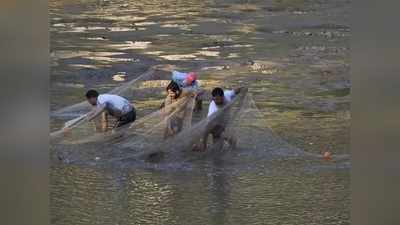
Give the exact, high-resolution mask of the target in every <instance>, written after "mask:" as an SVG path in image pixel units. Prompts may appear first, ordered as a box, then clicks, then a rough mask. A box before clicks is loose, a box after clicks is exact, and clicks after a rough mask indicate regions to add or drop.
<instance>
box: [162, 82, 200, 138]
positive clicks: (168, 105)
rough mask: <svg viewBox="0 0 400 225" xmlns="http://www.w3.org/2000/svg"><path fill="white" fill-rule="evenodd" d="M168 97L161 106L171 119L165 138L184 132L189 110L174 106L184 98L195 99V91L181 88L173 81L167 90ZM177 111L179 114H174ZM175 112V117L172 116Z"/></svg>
mask: <svg viewBox="0 0 400 225" xmlns="http://www.w3.org/2000/svg"><path fill="white" fill-rule="evenodd" d="M166 91H167V97H166V98H165V100H164V102H163V103H162V105H161V108H164V110H165V111H164V113H165V115H166V116H168V117H169V118H168V119H167V127H166V129H165V132H164V138H168V137H170V136H173V135H175V134H176V133H178V132H180V131H181V130H182V126H183V120H184V119H185V116H186V113H187V110H186V106H185V105H176V106H172V105H173V104H174V103H176V102H178V101H179V100H181V99H183V98H184V97H194V96H195V95H196V94H195V90H193V89H186V88H181V87H180V86H179V85H178V84H177V83H176V82H174V81H171V82H170V83H169V84H168V86H167V88H166ZM175 110H177V112H174V111H175ZM172 112H174V115H170V114H171V113H172Z"/></svg>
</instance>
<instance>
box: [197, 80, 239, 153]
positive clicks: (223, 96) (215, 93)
mask: <svg viewBox="0 0 400 225" xmlns="http://www.w3.org/2000/svg"><path fill="white" fill-rule="evenodd" d="M241 89H242V88H235V89H233V90H225V91H224V90H223V89H222V88H219V87H217V88H214V90H212V92H211V95H212V101H211V103H210V106H209V108H208V114H207V117H211V116H213V114H214V113H216V112H217V111H218V110H219V109H220V108H222V107H224V106H225V105H226V104H228V103H229V102H231V101H232V100H233V98H234V97H235V96H236V95H237V94H238V93H240V91H241ZM224 113H225V112H224ZM227 116H228V115H221V117H220V118H217V119H216V124H214V123H213V122H211V124H212V127H211V128H210V129H207V131H206V132H205V134H204V136H203V142H202V146H201V148H200V150H203V151H204V150H206V149H207V141H208V136H209V134H211V135H212V137H213V143H214V144H216V143H218V144H223V140H224V139H226V140H227V141H228V142H229V144H230V145H231V146H232V147H235V145H236V138H235V137H224V135H223V133H224V131H225V126H226V124H225V123H226V119H228V118H226V117H227ZM220 147H222V146H220ZM220 147H219V148H220Z"/></svg>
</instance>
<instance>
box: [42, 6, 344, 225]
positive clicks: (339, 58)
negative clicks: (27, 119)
mask: <svg viewBox="0 0 400 225" xmlns="http://www.w3.org/2000/svg"><path fill="white" fill-rule="evenodd" d="M49 7H50V9H49V11H50V34H51V71H52V72H51V90H50V91H51V93H50V94H51V110H52V111H53V110H56V109H59V108H62V107H64V106H68V105H71V104H73V103H77V102H80V101H82V99H83V97H82V96H83V94H84V92H85V90H87V89H88V88H96V89H99V90H101V91H107V90H109V89H111V88H112V87H115V86H119V85H121V84H122V83H123V82H124V81H127V80H130V79H132V78H135V77H136V76H138V75H139V74H140V73H142V72H144V71H145V70H147V68H148V67H149V66H152V65H157V64H165V63H169V64H174V65H176V66H177V67H178V68H179V69H181V70H190V69H192V68H196V69H198V68H204V67H211V66H218V65H223V63H224V62H236V63H243V62H248V61H249V60H251V61H253V62H255V63H254V64H253V66H244V67H241V68H235V69H233V68H231V69H226V70H221V71H217V72H212V73H210V72H204V73H201V74H200V76H201V77H200V79H201V80H202V81H205V82H208V83H209V84H212V85H214V86H215V85H221V86H224V87H232V86H235V85H246V86H248V87H249V91H250V92H251V93H252V94H253V97H254V100H255V102H256V104H257V107H258V109H259V110H260V111H261V112H262V113H263V115H264V116H265V127H268V128H269V129H271V130H273V131H274V133H275V134H277V135H278V136H280V137H281V138H282V139H283V140H284V141H286V142H288V143H289V144H291V145H293V146H296V147H297V148H299V149H302V150H303V151H305V152H307V153H311V154H314V155H318V154H321V153H322V152H324V151H327V150H329V151H331V152H332V153H333V155H334V156H335V155H341V156H343V155H344V156H346V155H349V153H350V152H349V142H350V136H349V127H350V119H351V118H350V112H349V110H350V96H349V94H350V86H351V84H350V79H349V69H350V68H349V61H350V56H349V38H350V28H349V14H350V13H349V10H350V2H349V1H345V0H343V1H328V0H291V1H289V0H271V1H255V0H247V1H244V0H242V1H232V0H229V1H226V0H224V1H222V0H221V1H218V0H213V1H211V0H209V1H208V0H202V1H200V0H199V1H195V0H187V1H170V0H164V1H158V0H150V1H141V0H124V1H123V0H109V1H105V0H52V1H50V2H49ZM212 85H211V86H210V87H206V88H207V89H208V90H209V89H211V88H212ZM158 100H160V99H154V97H149V98H148V99H141V100H140V101H137V102H135V104H136V105H137V107H138V108H152V107H155V105H157V104H159V103H160V102H159V101H158ZM62 122H63V121H62V120H60V119H55V118H52V119H51V124H50V126H51V129H52V130H55V129H57V128H59V127H60V125H61V124H62ZM248 154H251V153H248ZM236 157H237V158H235V159H234V160H233V161H224V160H218V159H207V160H205V161H199V162H196V166H193V165H188V166H186V165H185V166H180V167H172V168H163V167H160V168H140V167H111V168H110V167H108V168H99V167H90V166H79V165H71V164H63V163H52V166H51V171H50V176H51V178H50V179H51V199H50V200H51V201H50V205H51V223H52V224H60V225H61V224H68V225H70V224H324V225H326V224H349V223H350V218H349V217H350V188H349V185H350V176H349V168H350V165H349V162H348V157H347V158H346V157H345V158H346V160H333V161H330V162H325V161H323V160H321V159H318V158H308V157H304V158H296V159H293V158H285V157H281V158H279V159H270V158H268V157H265V158H263V157H262V156H261V157H259V156H257V157H253V159H254V161H253V162H251V161H249V160H241V158H240V154H238V156H236ZM248 158H249V157H247V159H248ZM250 158H251V157H250Z"/></svg>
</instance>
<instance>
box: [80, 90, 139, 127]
mask: <svg viewBox="0 0 400 225" xmlns="http://www.w3.org/2000/svg"><path fill="white" fill-rule="evenodd" d="M86 99H87V101H88V102H89V103H90V104H91V105H92V106H96V111H95V112H94V113H93V115H97V114H98V112H99V111H103V110H105V111H106V112H107V113H108V114H110V115H112V116H114V117H115V118H117V123H116V124H115V127H121V126H123V125H125V124H128V123H132V122H133V121H135V119H136V111H135V108H134V107H133V105H132V104H131V103H130V102H129V101H128V100H126V99H125V98H123V97H121V96H118V95H112V94H101V95H100V94H99V93H98V92H97V91H96V90H89V91H88V92H86ZM90 119H93V118H90ZM103 120H104V122H105V125H104V124H103V126H104V127H107V125H108V124H107V122H108V120H107V117H106V116H104V117H103ZM103 129H104V128H103Z"/></svg>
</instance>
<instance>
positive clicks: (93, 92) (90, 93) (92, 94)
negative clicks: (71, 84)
mask: <svg viewBox="0 0 400 225" xmlns="http://www.w3.org/2000/svg"><path fill="white" fill-rule="evenodd" d="M98 96H99V92H97V91H96V90H93V89H92V90H89V91H87V92H86V98H97V97H98Z"/></svg>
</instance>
